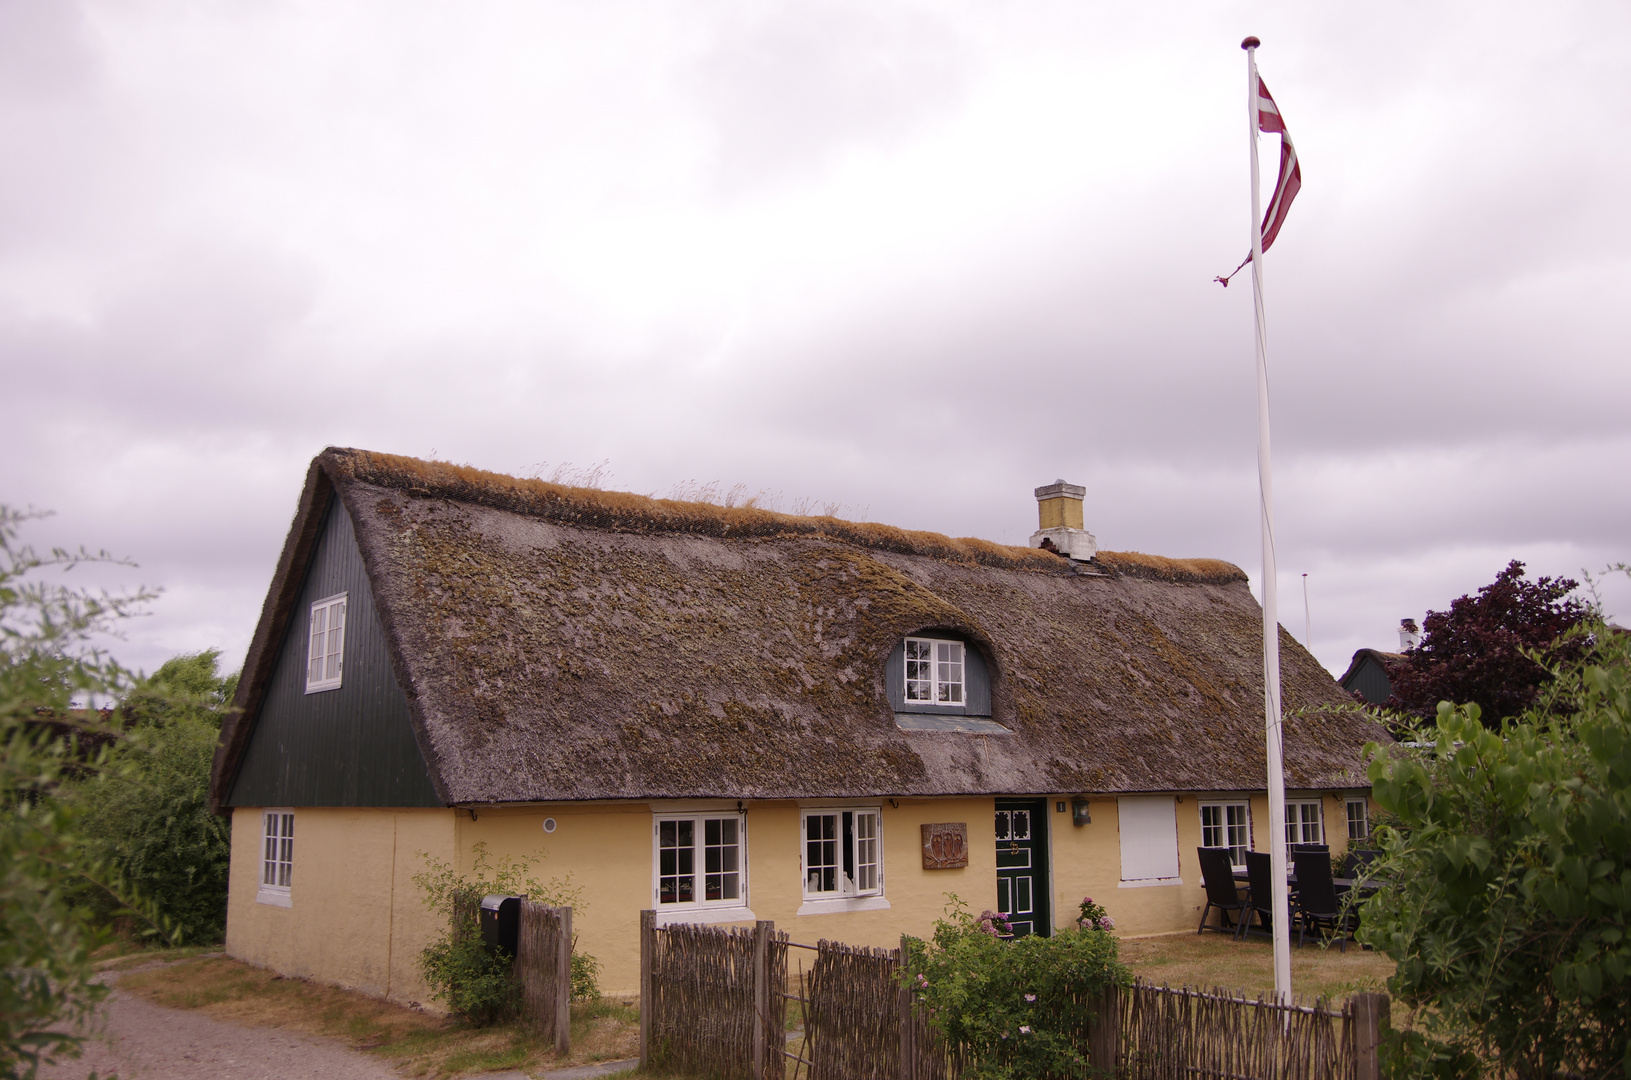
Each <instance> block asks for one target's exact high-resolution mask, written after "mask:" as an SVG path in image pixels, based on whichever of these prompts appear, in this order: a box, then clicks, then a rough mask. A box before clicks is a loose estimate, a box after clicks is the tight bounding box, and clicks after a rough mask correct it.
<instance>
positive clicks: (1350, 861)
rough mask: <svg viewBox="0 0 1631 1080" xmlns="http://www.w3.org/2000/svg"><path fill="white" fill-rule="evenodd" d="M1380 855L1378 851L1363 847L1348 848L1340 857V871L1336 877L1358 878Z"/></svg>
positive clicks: (1363, 874)
mask: <svg viewBox="0 0 1631 1080" xmlns="http://www.w3.org/2000/svg"><path fill="white" fill-rule="evenodd" d="M1381 857H1382V853H1381V852H1380V851H1370V850H1368V849H1365V848H1349V849H1348V853H1347V854H1346V855H1344V856H1343V857H1342V872H1341V873H1339V874H1338V875H1337V877H1345V878H1360V877H1364V876H1365V871H1366V870H1368V869H1369V868H1370V865H1371V863H1374V862H1375V861H1376V860H1377V859H1380V858H1381Z"/></svg>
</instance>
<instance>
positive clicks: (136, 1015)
mask: <svg viewBox="0 0 1631 1080" xmlns="http://www.w3.org/2000/svg"><path fill="white" fill-rule="evenodd" d="M105 1015H106V1017H107V1029H106V1030H105V1032H104V1033H103V1034H102V1036H101V1037H99V1038H96V1039H90V1040H87V1041H86V1043H85V1053H84V1056H83V1057H81V1058H80V1059H79V1060H77V1061H67V1062H61V1063H59V1064H57V1065H54V1066H50V1067H48V1068H44V1069H41V1070H40V1076H41V1077H42V1078H44V1080H69V1078H72V1080H85V1077H86V1076H87V1075H89V1073H90V1071H91V1070H92V1069H95V1070H96V1071H97V1073H98V1074H99V1075H101V1076H107V1075H109V1074H110V1073H115V1072H116V1073H118V1074H119V1080H401V1077H400V1076H399V1075H398V1073H397V1072H396V1070H394V1069H392V1068H391V1067H390V1066H389V1065H386V1064H385V1063H384V1062H382V1061H380V1060H379V1059H378V1058H373V1057H370V1056H368V1055H367V1054H363V1053H359V1052H357V1051H355V1050H352V1049H350V1048H348V1047H346V1046H343V1045H341V1044H340V1043H338V1042H336V1041H334V1040H333V1039H323V1038H319V1037H317V1036H313V1035H297V1034H294V1033H293V1032H288V1031H281V1030H279V1029H277V1028H257V1027H241V1026H239V1025H237V1024H229V1023H226V1022H225V1021H222V1020H213V1019H211V1018H210V1017H208V1016H205V1015H204V1014H202V1013H199V1012H195V1011H192V1010H188V1009H166V1008H164V1007H163V1006H161V1005H154V1004H152V1003H151V1002H148V1001H143V1000H142V999H141V998H138V997H135V996H133V995H130V994H126V993H122V992H120V991H118V990H115V991H114V992H113V993H112V995H111V996H110V998H109V1002H108V1007H107V1010H106V1013H105Z"/></svg>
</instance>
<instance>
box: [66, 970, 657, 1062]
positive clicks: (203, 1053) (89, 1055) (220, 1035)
mask: <svg viewBox="0 0 1631 1080" xmlns="http://www.w3.org/2000/svg"><path fill="white" fill-rule="evenodd" d="M132 970H142V969H141V968H137V969H132ZM114 978H117V976H114ZM103 1015H104V1016H105V1017H106V1020H107V1027H106V1028H105V1029H104V1030H103V1031H102V1032H101V1033H100V1034H99V1035H98V1036H97V1037H95V1038H92V1039H87V1040H86V1041H85V1052H84V1054H83V1056H81V1057H80V1058H78V1059H77V1060H73V1061H65V1062H60V1063H58V1064H56V1065H50V1066H46V1067H45V1068H42V1069H41V1070H40V1073H39V1075H40V1078H41V1080H85V1077H87V1076H88V1075H90V1073H91V1070H93V1069H94V1070H96V1073H97V1075H99V1076H102V1077H107V1076H111V1075H113V1074H117V1075H118V1077H119V1080H401V1074H400V1073H398V1072H397V1071H396V1070H395V1069H393V1068H392V1067H391V1066H390V1065H388V1064H386V1063H385V1062H383V1061H380V1060H379V1059H378V1058H376V1057H372V1056H371V1055H369V1054H365V1053H362V1052H361V1051H357V1050H353V1049H351V1048H350V1047H348V1046H345V1045H344V1044H342V1043H340V1042H339V1041H337V1040H335V1039H326V1038H323V1037H322V1036H318V1035H300V1034H297V1033H295V1032H291V1031H283V1030H281V1029H279V1028H263V1027H246V1026H244V1025H242V1024H234V1023H230V1022H228V1021H225V1020H216V1019H213V1018H211V1017H209V1016H205V1015H204V1014H203V1013H201V1012H196V1011H193V1010H190V1009H167V1008H165V1007H164V1006H162V1005H155V1004H153V1003H152V1002H150V1001H144V1000H143V999H141V998H139V997H136V996H135V995H133V994H127V993H124V992H123V991H121V990H119V989H117V988H116V989H115V990H114V991H113V993H112V994H110V995H109V996H108V1002H107V1006H106V1009H105V1010H104V1012H103ZM636 1064H637V1062H635V1061H611V1062H602V1063H600V1064H598V1065H586V1066H580V1067H578V1068H573V1069H562V1070H559V1071H554V1072H546V1073H543V1074H542V1076H543V1080H587V1078H590V1077H597V1076H605V1075H608V1074H611V1073H617V1072H623V1071H625V1070H628V1069H631V1068H633V1067H634V1066H635V1065H636ZM467 1080H529V1078H528V1077H527V1075H526V1074H525V1073H521V1072H505V1073H488V1074H486V1076H481V1077H468V1078H467Z"/></svg>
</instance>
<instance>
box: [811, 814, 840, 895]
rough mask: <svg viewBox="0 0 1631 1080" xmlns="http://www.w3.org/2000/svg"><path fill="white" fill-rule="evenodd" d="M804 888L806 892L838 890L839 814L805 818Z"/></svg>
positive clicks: (813, 815)
mask: <svg viewBox="0 0 1631 1080" xmlns="http://www.w3.org/2000/svg"><path fill="white" fill-rule="evenodd" d="M804 888H805V891H806V892H807V893H812V894H814V893H833V892H837V891H838V815H837V814H810V815H808V816H806V817H805V819H804Z"/></svg>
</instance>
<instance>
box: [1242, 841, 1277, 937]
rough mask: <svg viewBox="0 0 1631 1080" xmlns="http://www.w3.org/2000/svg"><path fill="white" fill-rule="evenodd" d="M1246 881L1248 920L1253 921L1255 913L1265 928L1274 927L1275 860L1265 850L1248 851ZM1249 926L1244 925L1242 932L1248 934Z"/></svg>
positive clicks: (1270, 928) (1243, 934) (1244, 934)
mask: <svg viewBox="0 0 1631 1080" xmlns="http://www.w3.org/2000/svg"><path fill="white" fill-rule="evenodd" d="M1246 882H1247V897H1246V904H1247V908H1248V911H1247V913H1246V922H1247V923H1250V922H1251V916H1252V915H1253V914H1255V915H1256V916H1257V919H1258V922H1259V924H1260V925H1261V928H1262V929H1263V930H1272V929H1273V928H1274V908H1273V904H1274V861H1273V860H1272V859H1270V858H1269V856H1268V853H1267V852H1264V851H1248V852H1246ZM1248 929H1249V927H1248V926H1242V927H1241V928H1240V933H1241V936H1242V937H1245V936H1246V931H1247V930H1248Z"/></svg>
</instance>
